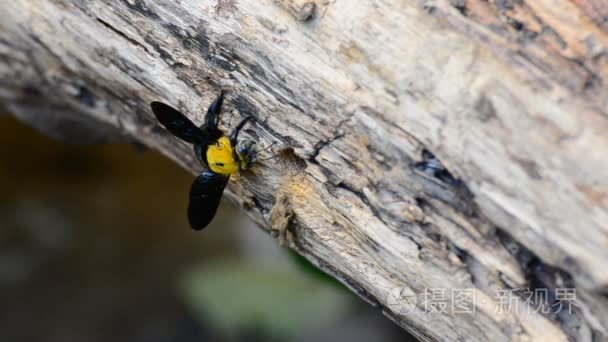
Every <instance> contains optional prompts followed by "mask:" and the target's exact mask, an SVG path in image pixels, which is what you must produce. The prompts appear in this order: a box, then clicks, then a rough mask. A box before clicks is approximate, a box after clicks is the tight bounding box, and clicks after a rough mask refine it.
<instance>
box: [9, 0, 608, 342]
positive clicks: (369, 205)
mask: <svg viewBox="0 0 608 342" xmlns="http://www.w3.org/2000/svg"><path fill="white" fill-rule="evenodd" d="M0 13H2V17H3V18H2V20H1V21H0V28H1V31H0V77H1V79H0V97H1V99H2V102H4V105H5V106H6V107H7V108H8V109H9V110H10V111H12V112H13V113H14V114H15V115H16V116H17V117H19V118H21V119H22V120H25V121H28V122H29V123H30V124H32V125H34V126H36V127H38V128H39V129H41V130H43V131H46V132H47V133H50V134H53V135H55V136H58V137H63V138H66V139H69V140H71V141H78V142H97V141H102V140H104V139H126V140H129V141H133V142H137V143H141V144H144V145H147V146H150V147H153V148H156V149H158V150H160V151H162V152H163V153H165V154H166V155H168V156H169V157H171V158H173V159H174V160H175V161H176V162H178V163H180V164H181V165H183V166H184V167H186V168H188V169H189V170H191V171H192V172H198V171H200V169H201V166H200V165H198V164H197V162H196V160H195V158H194V156H193V154H192V151H191V149H190V147H188V146H186V145H185V144H182V143H181V142H179V141H177V140H176V139H174V138H173V137H171V136H170V135H168V134H167V133H166V132H164V131H163V130H162V129H159V127H158V125H157V124H156V122H155V121H154V119H153V117H152V115H151V113H150V112H149V109H148V103H149V102H150V101H152V100H162V101H166V102H169V103H171V104H174V105H175V106H179V107H180V108H181V109H183V110H184V112H185V113H187V114H188V115H189V116H190V117H191V118H193V119H194V120H195V121H196V122H200V121H201V120H202V115H203V113H204V109H205V108H206V106H207V105H208V104H209V103H210V101H211V100H212V99H213V98H214V97H215V95H216V94H217V92H218V91H219V89H220V88H224V89H226V90H228V92H229V93H228V97H227V103H226V107H227V108H228V111H232V113H233V114H234V116H235V118H236V116H243V115H252V116H254V117H255V118H256V119H257V120H256V122H255V123H254V124H253V125H252V127H251V129H250V130H249V131H248V133H249V135H251V136H253V137H255V138H257V139H258V140H259V141H260V143H261V144H262V145H265V146H267V145H270V144H272V143H275V142H276V145H274V146H273V148H272V149H271V151H269V152H267V154H268V155H270V154H272V153H278V152H279V151H281V154H280V157H278V158H275V159H273V160H270V161H267V162H262V163H260V165H258V166H257V167H256V168H254V169H253V170H251V172H247V173H244V174H242V175H240V176H238V177H233V179H232V181H231V184H230V186H229V189H230V192H229V194H228V196H229V197H231V198H232V200H233V201H235V202H236V203H238V204H240V205H241V206H242V207H243V208H245V209H246V210H247V211H248V212H249V214H250V216H251V217H252V218H254V219H255V220H256V221H257V222H259V223H260V224H261V225H262V226H263V227H267V228H266V229H269V228H268V227H270V226H272V227H274V228H282V227H285V226H286V228H287V229H288V234H287V240H286V242H287V243H288V244H289V245H290V247H291V248H294V249H296V250H297V251H299V252H300V253H301V254H303V255H305V256H307V257H308V258H309V259H310V260H312V261H313V262H314V263H316V264H318V265H319V266H320V267H321V268H323V269H324V270H326V271H327V272H329V273H331V274H333V275H334V276H336V277H337V278H338V279H340V280H342V281H343V282H344V283H345V284H347V285H348V286H349V287H351V288H352V289H353V290H354V291H355V292H357V293H358V294H359V295H360V296H362V297H364V298H365V299H367V300H368V301H369V302H370V303H372V304H374V305H377V306H379V307H380V308H381V309H382V310H383V311H384V312H385V313H386V314H387V315H388V316H389V317H391V319H393V320H395V321H396V322H397V323H398V324H400V325H402V326H403V327H405V328H406V329H408V330H409V331H411V332H412V333H413V334H414V335H416V336H418V337H419V338H421V339H428V340H457V339H462V340H469V341H473V340H479V341H505V340H550V341H559V340H566V339H568V338H570V339H576V340H591V339H592V338H595V340H604V339H608V305H607V303H608V298H607V296H606V293H607V292H608V267H607V265H608V96H607V94H608V86H607V83H606V82H607V80H608V52H607V51H608V50H607V48H608V5H607V4H606V2H604V1H600V0H571V1H568V0H535V1H529V2H528V1H526V2H521V1H511V0H506V1H490V2H486V1H480V0H466V1H465V0H452V1H441V0H438V1H423V0H418V1H399V0H384V1H381V0H378V1H335V0H334V1H331V0H328V1H320V0H319V1H315V2H313V1H293V0H292V1H289V0H281V1H270V0H260V1H257V0H256V1H253V0H239V1H236V0H219V1H193V0H181V1H169V0H147V1H144V0H122V1H85V0H73V1H68V0H20V1H2V2H0ZM229 116H230V114H227V115H225V117H226V118H228V117H229ZM235 121H236V120H233V122H235ZM223 124H224V125H225V124H227V122H224V123H223ZM423 149H427V150H429V151H431V152H433V153H434V154H435V155H437V156H438V157H439V159H440V160H441V161H442V162H443V163H444V164H445V165H446V166H447V167H448V169H449V170H450V172H451V173H452V174H453V175H455V176H456V177H458V178H459V179H461V180H462V181H463V183H464V184H465V185H464V186H461V187H458V186H456V187H454V186H449V185H446V184H444V183H441V182H438V181H437V180H433V179H429V178H427V177H423V176H421V175H420V174H418V173H416V172H415V171H414V168H413V165H414V164H415V163H416V162H418V161H420V156H421V151H422V150H423ZM142 172H154V170H142ZM159 181H160V180H159ZM185 195H186V189H185V190H184V196H185ZM159 196H162V194H159ZM277 197H279V198H280V201H279V203H280V205H282V206H288V207H289V208H275V210H274V211H273V218H272V221H273V222H268V220H269V212H270V210H271V209H272V207H273V205H274V203H275V199H276V198H277ZM277 213H279V214H280V213H289V217H287V218H283V219H281V218H280V217H278V218H277V215H278V216H280V215H279V214H277ZM277 226H278V227H277ZM184 229H187V228H186V227H184ZM200 238H204V233H202V234H201V237H200ZM527 287H530V288H550V289H554V288H560V287H576V290H577V299H576V304H577V306H578V307H577V309H576V310H575V313H574V314H573V315H562V314H548V315H541V314H539V313H528V312H526V311H525V310H518V312H513V311H514V310H511V312H503V313H500V312H499V313H497V312H496V311H500V310H497V305H498V303H497V301H496V299H495V291H496V290H497V289H514V288H527ZM425 288H429V289H431V288H447V289H448V293H447V295H448V297H449V296H450V292H449V289H465V288H467V289H468V288H470V289H474V290H475V298H476V307H475V309H476V310H475V313H474V314H454V313H452V312H446V313H444V312H428V310H424V307H423V304H422V302H421V301H420V300H419V301H418V304H417V307H416V309H415V310H414V311H413V312H409V313H404V312H400V310H401V309H402V308H401V307H400V306H399V305H394V304H395V303H394V301H393V299H394V298H392V297H391V291H400V290H403V291H404V292H403V293H406V294H407V293H410V294H416V295H417V296H418V297H419V298H420V295H421V294H422V293H423V292H424V290H425ZM395 289H397V290H395ZM522 301H523V299H522Z"/></svg>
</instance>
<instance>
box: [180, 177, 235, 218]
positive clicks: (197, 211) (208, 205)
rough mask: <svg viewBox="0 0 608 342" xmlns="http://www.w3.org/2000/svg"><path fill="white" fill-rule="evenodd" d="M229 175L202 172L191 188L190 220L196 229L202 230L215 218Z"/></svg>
mask: <svg viewBox="0 0 608 342" xmlns="http://www.w3.org/2000/svg"><path fill="white" fill-rule="evenodd" d="M226 184H228V177H226V176H222V175H218V174H217V173H213V172H210V171H205V172H203V173H201V174H200V175H199V176H198V177H196V179H195V180H194V183H192V187H191V188H190V204H189V205H188V220H189V221H190V226H191V227H192V229H194V230H201V229H203V228H205V227H207V225H208V224H209V223H210V222H211V220H213V217H214V216H215V213H216V211H217V208H218V206H219V205H220V200H221V199H222V193H223V192H224V188H225V187H226Z"/></svg>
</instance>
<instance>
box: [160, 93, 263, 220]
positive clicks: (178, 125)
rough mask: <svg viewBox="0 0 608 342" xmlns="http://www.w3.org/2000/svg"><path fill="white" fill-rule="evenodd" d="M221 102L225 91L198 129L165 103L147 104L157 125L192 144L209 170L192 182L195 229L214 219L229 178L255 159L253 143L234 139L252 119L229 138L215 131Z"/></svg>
mask: <svg viewBox="0 0 608 342" xmlns="http://www.w3.org/2000/svg"><path fill="white" fill-rule="evenodd" d="M223 102H224V91H221V92H220V95H219V96H218V97H217V98H216V99H215V101H213V103H212V104H211V105H210V106H209V109H208V110H207V115H206V116H205V122H204V124H203V125H201V126H200V127H197V126H196V125H195V124H194V123H193V122H192V121H190V120H189V119H188V118H187V117H186V116H185V115H184V114H182V113H181V112H179V111H178V110H177V109H175V108H173V107H171V106H169V105H167V104H164V103H162V102H156V101H155V102H152V103H150V107H152V112H154V115H155V116H156V119H157V120H158V122H160V123H161V125H163V126H164V127H165V128H166V129H167V130H168V131H169V132H171V134H173V135H175V136H176V137H178V138H180V139H182V140H184V141H186V142H189V143H191V144H193V145H194V153H195V155H196V157H197V158H198V160H199V161H200V162H201V163H202V164H203V165H205V166H206V167H207V168H208V170H207V171H203V172H202V173H201V174H200V175H199V176H198V177H197V178H196V179H195V180H194V183H193V184H192V187H191V188H190V203H189V205H188V220H189V221H190V226H191V227H192V229H194V230H201V229H203V228H205V227H207V225H208V224H209V223H210V222H211V220H213V217H214V216H215V213H216V211H217V208H218V206H219V204H220V200H221V198H222V193H223V192H224V188H225V187H226V184H228V179H229V178H230V175H231V174H233V173H237V172H239V171H240V170H246V169H248V168H249V167H250V166H251V165H252V164H253V163H255V162H256V160H257V154H258V150H257V146H256V143H255V141H253V140H247V139H244V140H241V141H238V140H237V138H238V135H239V132H240V131H241V129H242V128H243V126H245V124H246V123H247V121H249V120H250V119H251V117H246V118H244V119H243V120H242V121H241V122H239V124H238V125H236V127H235V128H234V129H233V130H232V132H231V133H230V136H226V135H225V134H224V132H222V130H220V129H219V128H218V124H219V121H220V114H221V111H222V104H223Z"/></svg>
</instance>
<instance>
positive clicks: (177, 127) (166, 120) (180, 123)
mask: <svg viewBox="0 0 608 342" xmlns="http://www.w3.org/2000/svg"><path fill="white" fill-rule="evenodd" d="M150 107H151V108H152V112H153V113H154V116H156V119H157V120H158V122H160V124H161V125H163V126H164V127H165V128H166V129H167V130H168V131H169V132H171V134H173V135H175V136H176V137H178V138H180V139H182V140H183V141H186V142H189V143H191V144H205V143H206V142H207V141H208V137H207V135H206V134H205V133H204V132H203V131H202V130H201V129H200V128H198V127H197V126H196V125H195V124H194V123H193V122H192V121H190V119H188V118H187V117H186V116H185V115H184V114H182V113H181V112H180V111H178V110H177V109H175V108H173V107H171V106H169V105H168V104H165V103H162V102H157V101H154V102H152V103H150Z"/></svg>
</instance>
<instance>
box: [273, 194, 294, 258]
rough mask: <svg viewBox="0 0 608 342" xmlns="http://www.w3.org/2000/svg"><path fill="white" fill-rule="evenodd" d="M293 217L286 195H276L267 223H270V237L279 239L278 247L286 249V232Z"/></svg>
mask: <svg viewBox="0 0 608 342" xmlns="http://www.w3.org/2000/svg"><path fill="white" fill-rule="evenodd" d="M293 217H294V212H293V209H292V208H291V204H290V203H289V198H288V196H287V194H286V193H284V192H280V193H279V194H278V195H277V200H276V202H275V204H274V206H273V207H272V209H270V213H269V215H268V222H269V223H270V229H271V235H272V236H273V237H278V238H279V245H281V247H286V246H287V245H288V241H287V231H288V229H289V226H290V225H291V222H292V220H293Z"/></svg>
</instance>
